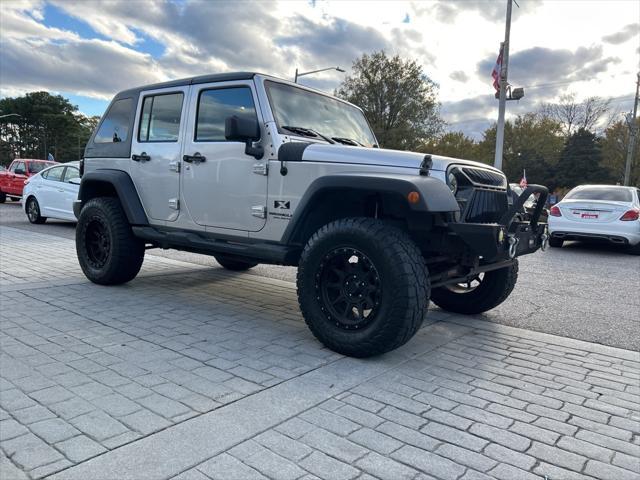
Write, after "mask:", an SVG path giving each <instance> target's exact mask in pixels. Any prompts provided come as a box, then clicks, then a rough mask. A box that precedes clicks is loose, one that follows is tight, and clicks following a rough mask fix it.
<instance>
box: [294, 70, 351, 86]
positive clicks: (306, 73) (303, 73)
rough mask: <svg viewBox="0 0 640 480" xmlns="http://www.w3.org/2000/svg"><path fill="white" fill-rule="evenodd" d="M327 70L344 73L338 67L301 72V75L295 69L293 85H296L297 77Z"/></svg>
mask: <svg viewBox="0 0 640 480" xmlns="http://www.w3.org/2000/svg"><path fill="white" fill-rule="evenodd" d="M327 70H336V71H338V72H341V73H344V70H343V69H341V68H340V67H327V68H321V69H319V70H311V71H310V72H302V73H298V69H297V68H296V75H295V77H294V78H293V83H298V77H303V76H305V75H311V74H312V73H319V72H326V71H327Z"/></svg>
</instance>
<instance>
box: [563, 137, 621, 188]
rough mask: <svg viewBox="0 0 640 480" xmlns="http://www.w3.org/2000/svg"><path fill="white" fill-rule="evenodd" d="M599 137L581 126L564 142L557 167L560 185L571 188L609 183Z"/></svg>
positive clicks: (608, 174) (609, 177) (609, 178)
mask: <svg viewBox="0 0 640 480" xmlns="http://www.w3.org/2000/svg"><path fill="white" fill-rule="evenodd" d="M602 163H603V156H602V145H601V141H600V139H599V138H598V137H597V136H596V135H595V134H594V133H592V132H590V131H589V130H586V129H584V128H581V129H579V130H577V131H576V132H575V133H573V134H572V135H571V136H569V138H567V141H566V142H565V145H564V148H563V149H562V154H561V155H560V161H559V162H558V167H557V179H558V184H559V186H560V187H564V188H573V187H575V186H577V185H581V184H589V183H596V184H598V183H604V184H606V183H611V182H612V181H613V179H612V176H611V172H610V171H609V170H608V169H607V168H605V167H604V166H603V165H602Z"/></svg>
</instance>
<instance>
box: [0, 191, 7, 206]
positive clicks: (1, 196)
mask: <svg viewBox="0 0 640 480" xmlns="http://www.w3.org/2000/svg"><path fill="white" fill-rule="evenodd" d="M6 201H7V194H6V193H4V192H0V203H4V202H6Z"/></svg>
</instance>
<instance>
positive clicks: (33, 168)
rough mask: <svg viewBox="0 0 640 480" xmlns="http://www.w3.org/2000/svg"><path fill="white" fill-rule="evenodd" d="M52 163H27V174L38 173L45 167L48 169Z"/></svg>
mask: <svg viewBox="0 0 640 480" xmlns="http://www.w3.org/2000/svg"><path fill="white" fill-rule="evenodd" d="M51 165H53V163H47V162H29V173H40V172H41V171H42V170H44V169H45V168H47V167H50V166H51Z"/></svg>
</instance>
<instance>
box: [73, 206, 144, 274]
mask: <svg viewBox="0 0 640 480" xmlns="http://www.w3.org/2000/svg"><path fill="white" fill-rule="evenodd" d="M76 253H77V255H78V261H79V262H80V267H81V268H82V271H83V272H84V274H85V275H86V276H87V278H88V279H89V280H91V281H92V282H94V283H98V284H101V285H118V284H121V283H125V282H128V281H129V280H132V279H133V278H135V276H136V275H137V274H138V272H139V271H140V267H141V266H142V262H143V260H144V242H143V241H142V240H140V239H139V238H136V237H135V236H134V235H133V232H132V230H131V225H129V221H128V220H127V216H126V215H125V213H124V211H123V210H122V206H121V205H120V201H119V200H118V199H117V198H111V197H98V198H94V199H92V200H89V201H88V202H87V204H86V205H85V206H84V208H83V209H82V211H81V212H80V218H79V219H78V224H77V226H76Z"/></svg>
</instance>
